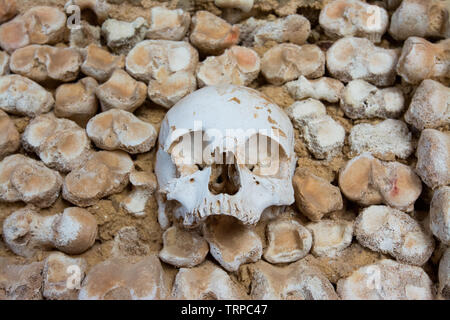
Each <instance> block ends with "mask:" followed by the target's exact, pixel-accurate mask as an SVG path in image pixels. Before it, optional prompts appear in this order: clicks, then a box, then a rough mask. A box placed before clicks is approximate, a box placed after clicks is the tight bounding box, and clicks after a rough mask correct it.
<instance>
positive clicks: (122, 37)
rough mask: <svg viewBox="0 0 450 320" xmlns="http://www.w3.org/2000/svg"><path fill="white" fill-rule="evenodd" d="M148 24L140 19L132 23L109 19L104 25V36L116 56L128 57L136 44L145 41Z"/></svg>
mask: <svg viewBox="0 0 450 320" xmlns="http://www.w3.org/2000/svg"><path fill="white" fill-rule="evenodd" d="M147 29H148V24H147V21H145V19H144V18H142V17H138V18H136V20H134V21H132V22H127V21H120V20H116V19H108V20H106V21H105V22H104V23H103V24H102V35H103V37H104V38H105V40H106V44H107V46H108V47H109V48H110V49H111V50H112V51H113V52H114V53H116V54H123V55H126V54H127V53H128V52H129V51H130V50H131V49H132V48H133V47H134V46H135V45H136V44H138V43H139V42H141V41H142V40H144V39H145V34H146V33H147Z"/></svg>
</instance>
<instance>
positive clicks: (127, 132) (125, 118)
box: [86, 109, 157, 154]
mask: <svg viewBox="0 0 450 320" xmlns="http://www.w3.org/2000/svg"><path fill="white" fill-rule="evenodd" d="M86 133H87V135H88V136H89V138H90V139H91V140H92V141H93V142H94V144H95V145H96V146H97V147H98V148H100V149H104V150H110V151H111V150H123V151H126V152H128V153H130V154H136V153H144V152H147V151H150V149H151V148H153V146H154V145H155V142H156V136H157V132H156V130H155V128H154V127H153V125H152V124H150V123H148V122H145V121H142V120H140V119H139V118H138V117H136V116H135V115H134V114H133V113H131V112H128V111H124V110H121V109H110V110H108V111H105V112H102V113H99V114H98V115H96V116H95V117H93V118H92V119H90V120H89V122H88V124H87V126H86Z"/></svg>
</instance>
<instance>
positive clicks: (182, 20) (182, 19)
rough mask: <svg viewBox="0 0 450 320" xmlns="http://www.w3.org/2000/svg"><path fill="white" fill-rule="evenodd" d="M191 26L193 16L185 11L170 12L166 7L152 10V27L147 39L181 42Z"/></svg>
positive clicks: (150, 26)
mask: <svg viewBox="0 0 450 320" xmlns="http://www.w3.org/2000/svg"><path fill="white" fill-rule="evenodd" d="M190 24H191V15H190V14H189V12H185V11H184V10H183V9H175V10H169V9H167V8H165V7H153V8H151V9H150V25H149V28H148V30H147V34H146V35H145V37H146V38H147V39H154V40H158V39H163V40H174V41H180V40H182V39H183V38H184V36H185V35H186V32H187V31H188V29H189V26H190Z"/></svg>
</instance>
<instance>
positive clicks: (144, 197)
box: [120, 170, 157, 217]
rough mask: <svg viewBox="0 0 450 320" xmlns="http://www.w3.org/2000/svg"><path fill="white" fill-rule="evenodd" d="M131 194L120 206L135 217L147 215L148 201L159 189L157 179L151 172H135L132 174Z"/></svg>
mask: <svg viewBox="0 0 450 320" xmlns="http://www.w3.org/2000/svg"><path fill="white" fill-rule="evenodd" d="M130 183H131V185H132V186H133V189H132V190H131V192H130V193H129V194H128V195H127V196H126V197H125V199H124V200H123V201H122V202H121V203H120V206H121V207H122V208H123V209H124V210H125V211H126V212H128V213H130V214H132V215H134V216H135V217H142V216H145V215H146V211H145V208H146V206H147V202H148V200H149V199H150V198H151V197H152V196H153V194H154V192H155V191H156V189H157V181H156V177H155V175H154V174H153V173H151V172H146V171H136V170H133V171H132V172H131V173H130Z"/></svg>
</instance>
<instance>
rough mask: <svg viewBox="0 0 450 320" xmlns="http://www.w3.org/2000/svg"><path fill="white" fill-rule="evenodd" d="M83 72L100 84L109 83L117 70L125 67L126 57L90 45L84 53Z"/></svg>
mask: <svg viewBox="0 0 450 320" xmlns="http://www.w3.org/2000/svg"><path fill="white" fill-rule="evenodd" d="M83 55H84V61H83V64H82V65H81V71H82V72H83V73H84V74H85V75H87V76H89V77H92V78H95V79H96V80H97V81H99V82H105V81H107V80H108V79H109V78H110V77H111V75H112V74H113V72H114V71H115V70H116V69H123V68H124V66H125V58H124V56H116V55H113V54H111V53H110V52H109V51H108V50H105V49H103V48H102V47H100V46H98V45H96V44H90V45H88V46H87V47H86V49H85V50H84V52H83Z"/></svg>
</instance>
